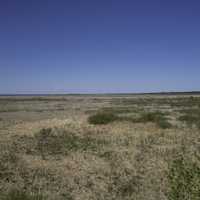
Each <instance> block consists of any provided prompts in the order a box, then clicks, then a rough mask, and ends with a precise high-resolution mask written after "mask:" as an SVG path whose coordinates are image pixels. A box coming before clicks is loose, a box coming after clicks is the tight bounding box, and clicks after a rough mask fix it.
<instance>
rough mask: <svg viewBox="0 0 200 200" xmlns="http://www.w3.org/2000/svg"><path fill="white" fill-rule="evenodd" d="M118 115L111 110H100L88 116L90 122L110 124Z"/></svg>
mask: <svg viewBox="0 0 200 200" xmlns="http://www.w3.org/2000/svg"><path fill="white" fill-rule="evenodd" d="M117 119H118V117H117V116H116V115H115V114H113V113H110V112H99V113H96V114H94V115H91V116H90V117H89V118H88V122H89V123H90V124H108V123H110V122H113V121H115V120H117Z"/></svg>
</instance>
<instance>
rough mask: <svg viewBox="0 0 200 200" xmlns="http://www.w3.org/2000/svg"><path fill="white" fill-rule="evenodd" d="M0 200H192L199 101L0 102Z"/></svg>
mask: <svg viewBox="0 0 200 200" xmlns="http://www.w3.org/2000/svg"><path fill="white" fill-rule="evenodd" d="M0 199H2V200H43V199H44V200H46V199H47V200H199V199H200V95H196V96H195V95H194V96H191V95H187V94H186V95H151V94H149V95H128V94H127V95H93V96H92V95H66V96H59V95H57V96H12V97H11V96H2V97H0Z"/></svg>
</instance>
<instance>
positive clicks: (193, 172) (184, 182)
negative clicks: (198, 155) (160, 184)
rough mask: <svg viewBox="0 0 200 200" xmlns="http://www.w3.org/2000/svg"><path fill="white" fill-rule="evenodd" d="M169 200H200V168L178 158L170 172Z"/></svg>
mask: <svg viewBox="0 0 200 200" xmlns="http://www.w3.org/2000/svg"><path fill="white" fill-rule="evenodd" d="M168 179H169V187H170V188H169V193H168V198H169V200H199V199H200V166H199V165H198V164H197V163H196V162H194V161H192V159H189V158H187V159H186V158H185V157H184V156H183V155H182V156H179V157H178V158H176V159H175V160H174V161H173V162H172V165H171V166H170V170H169V175H168Z"/></svg>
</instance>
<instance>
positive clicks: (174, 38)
mask: <svg viewBox="0 0 200 200" xmlns="http://www.w3.org/2000/svg"><path fill="white" fill-rule="evenodd" d="M186 90H200V1H199V0H196V1H195V0H187V1H186V0H160V1H159V0H0V93H54V92H56V93H59V92H69V93H72V92H74V93H82V92H83V93H87V92H88V93H92V92H94V93H98V92H156V91H186Z"/></svg>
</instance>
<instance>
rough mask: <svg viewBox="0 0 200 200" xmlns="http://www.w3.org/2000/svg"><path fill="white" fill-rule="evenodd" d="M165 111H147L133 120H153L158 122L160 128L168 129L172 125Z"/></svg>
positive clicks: (143, 121) (145, 121)
mask: <svg viewBox="0 0 200 200" xmlns="http://www.w3.org/2000/svg"><path fill="white" fill-rule="evenodd" d="M165 115H166V114H165V113H162V112H158V111H157V112H146V113H143V114H142V115H141V116H140V117H139V118H136V119H135V121H133V122H142V123H147V122H153V123H156V124H157V125H158V126H159V127H160V128H163V129H167V128H171V127H172V125H171V123H169V122H168V121H167V118H166V116H165Z"/></svg>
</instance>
